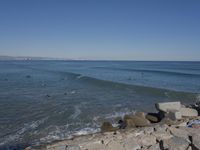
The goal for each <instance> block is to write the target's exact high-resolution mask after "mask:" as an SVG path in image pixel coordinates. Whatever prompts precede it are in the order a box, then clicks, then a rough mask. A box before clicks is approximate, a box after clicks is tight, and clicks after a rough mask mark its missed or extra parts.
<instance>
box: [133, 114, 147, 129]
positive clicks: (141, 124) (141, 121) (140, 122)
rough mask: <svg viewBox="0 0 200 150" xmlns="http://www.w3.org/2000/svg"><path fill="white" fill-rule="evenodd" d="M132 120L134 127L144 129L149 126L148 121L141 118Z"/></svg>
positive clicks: (135, 117) (134, 117)
mask: <svg viewBox="0 0 200 150" xmlns="http://www.w3.org/2000/svg"><path fill="white" fill-rule="evenodd" d="M132 120H133V121H134V123H135V126H136V127H145V126H149V125H150V121H149V120H147V119H145V118H142V117H138V116H133V117H132Z"/></svg>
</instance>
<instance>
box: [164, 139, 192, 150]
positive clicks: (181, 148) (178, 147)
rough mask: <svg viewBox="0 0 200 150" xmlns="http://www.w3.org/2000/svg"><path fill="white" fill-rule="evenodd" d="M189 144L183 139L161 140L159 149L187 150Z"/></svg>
mask: <svg viewBox="0 0 200 150" xmlns="http://www.w3.org/2000/svg"><path fill="white" fill-rule="evenodd" d="M189 144H190V143H189V142H188V141H187V140H185V139H183V138H180V137H172V138H170V139H167V140H163V141H162V142H161V147H163V149H169V150H187V149H188V147H189Z"/></svg>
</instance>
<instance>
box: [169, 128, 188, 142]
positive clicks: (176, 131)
mask: <svg viewBox="0 0 200 150" xmlns="http://www.w3.org/2000/svg"><path fill="white" fill-rule="evenodd" d="M168 130H169V131H170V133H171V134H172V135H174V136H176V137H180V138H184V139H186V140H189V133H188V132H187V131H186V130H184V129H183V128H182V129H180V128H173V127H170V128H169V129H168Z"/></svg>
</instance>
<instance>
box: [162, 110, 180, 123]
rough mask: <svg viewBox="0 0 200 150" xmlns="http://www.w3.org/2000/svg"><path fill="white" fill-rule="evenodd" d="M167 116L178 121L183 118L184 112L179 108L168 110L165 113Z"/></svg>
mask: <svg viewBox="0 0 200 150" xmlns="http://www.w3.org/2000/svg"><path fill="white" fill-rule="evenodd" d="M165 117H167V118H169V119H171V120H173V121H176V120H180V119H182V114H181V112H180V111H177V110H168V112H167V113H166V114H165Z"/></svg>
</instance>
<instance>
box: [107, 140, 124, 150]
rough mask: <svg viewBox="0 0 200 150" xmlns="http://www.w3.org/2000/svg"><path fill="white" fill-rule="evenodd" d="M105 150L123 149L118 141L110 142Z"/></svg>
mask: <svg viewBox="0 0 200 150" xmlns="http://www.w3.org/2000/svg"><path fill="white" fill-rule="evenodd" d="M107 150H125V148H124V146H123V144H122V143H120V142H118V141H111V142H110V143H108V145H107Z"/></svg>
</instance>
